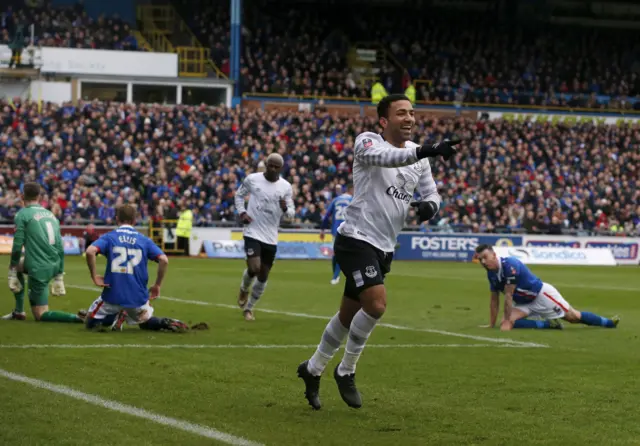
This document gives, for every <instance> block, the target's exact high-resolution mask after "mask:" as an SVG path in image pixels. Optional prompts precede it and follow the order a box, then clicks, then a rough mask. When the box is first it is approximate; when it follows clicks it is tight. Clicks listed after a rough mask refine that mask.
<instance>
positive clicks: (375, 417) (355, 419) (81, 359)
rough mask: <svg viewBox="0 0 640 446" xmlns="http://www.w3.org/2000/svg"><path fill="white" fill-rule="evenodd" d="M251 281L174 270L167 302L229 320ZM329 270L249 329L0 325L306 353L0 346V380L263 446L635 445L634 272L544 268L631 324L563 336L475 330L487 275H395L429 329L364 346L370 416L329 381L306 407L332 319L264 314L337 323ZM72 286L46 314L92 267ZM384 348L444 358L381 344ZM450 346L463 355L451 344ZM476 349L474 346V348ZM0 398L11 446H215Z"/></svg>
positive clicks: (158, 429) (72, 276) (403, 308)
mask: <svg viewBox="0 0 640 446" xmlns="http://www.w3.org/2000/svg"><path fill="white" fill-rule="evenodd" d="M7 263H8V258H7V257H3V258H0V266H1V267H3V268H6V267H7ZM100 267H101V268H102V267H103V263H101V266H100ZM242 269H243V264H242V262H240V261H222V260H200V259H172V260H171V264H170V266H169V274H168V277H167V280H166V284H165V286H164V287H163V289H162V294H163V295H164V296H168V297H172V298H176V299H182V300H191V301H199V302H206V303H210V304H223V305H225V304H226V305H230V306H233V305H234V304H235V300H236V295H237V287H238V285H239V283H240V276H241V273H242ZM330 269H331V268H330V264H329V263H328V262H304V261H278V262H277V263H276V265H275V267H274V270H273V274H272V276H271V279H270V281H269V285H268V287H267V291H266V293H265V295H264V297H263V300H262V301H261V302H260V303H259V307H258V310H257V312H256V318H257V320H256V321H255V322H253V323H247V322H245V321H244V320H243V319H242V315H241V312H240V311H239V309H234V308H227V307H224V306H219V305H197V304H195V303H185V302H177V301H174V300H158V301H157V302H156V303H155V304H154V306H155V308H156V314H157V315H161V316H162V315H165V316H172V317H177V318H180V319H182V320H185V321H190V322H199V321H201V320H202V321H207V322H208V323H209V324H210V325H211V330H209V331H208V332H197V333H188V334H185V335H173V334H165V333H148V332H142V331H140V330H139V329H138V328H136V327H127V328H126V329H125V331H124V332H122V333H106V334H105V333H87V332H85V331H84V329H83V328H82V326H80V325H67V324H55V323H49V324H46V323H40V324H36V323H34V322H32V320H31V316H30V315H29V318H30V320H29V321H27V322H17V321H0V347H1V346H2V345H4V346H7V345H10V344H21V345H27V344H39V345H43V344H72V345H78V344H82V345H85V344H145V345H149V344H157V345H168V344H190V345H217V346H219V345H228V344H233V345H238V346H241V345H258V344H261V345H310V347H294V348H288V349H282V348H280V349H247V348H236V349H223V348H212V349H178V348H173V349H124V348H122V349H116V348H109V349H100V350H98V349H60V348H51V349H32V348H29V349H8V348H0V369H3V370H6V371H9V372H13V373H17V374H20V375H24V376H28V377H30V378H35V379H39V380H44V381H47V382H49V383H52V384H58V385H64V386H68V387H71V388H73V389H75V390H78V391H82V392H86V393H89V394H93V395H97V396H100V397H102V398H106V399H110V400H115V401H118V402H121V403H124V404H129V405H132V406H135V407H138V408H141V409H145V410H148V411H151V412H154V413H157V414H161V415H165V416H169V417H172V418H176V419H180V420H184V421H188V422H191V423H194V424H199V425H203V426H208V427H211V428H214V429H217V430H220V431H223V432H226V433H228V434H232V435H235V436H239V437H243V438H246V439H248V440H251V441H254V442H257V443H263V444H268V445H354V444H362V445H474V444H477V445H514V444H518V445H548V444H561V445H569V444H571V445H573V444H575V445H582V444H586V443H589V444H607V445H617V444H619V445H623V444H624V445H626V444H640V426H639V425H638V423H637V422H636V418H637V416H636V412H637V402H638V400H639V399H640V387H639V386H638V385H637V384H638V380H637V364H638V360H639V359H640V354H639V353H638V351H639V350H638V347H639V341H638V334H639V333H640V325H639V323H638V321H639V320H640V318H639V317H638V316H640V310H638V306H637V305H636V299H637V298H638V292H639V291H640V275H639V274H638V270H637V268H631V267H628V268H627V267H617V268H593V267H592V268H577V267H576V268H569V267H534V268H533V270H534V271H535V272H536V273H538V274H539V275H540V276H541V277H542V278H543V280H544V281H546V282H549V283H551V284H553V285H555V286H556V287H557V288H558V289H559V290H560V292H561V293H562V294H563V295H564V297H565V298H566V299H567V300H568V301H569V302H570V303H571V304H572V305H573V306H574V307H576V308H577V309H588V310H589V311H593V312H595V313H599V314H602V315H606V316H612V315H614V314H619V315H621V316H622V318H623V319H622V323H621V325H620V327H619V328H618V329H616V330H605V329H598V328H590V327H583V326H570V327H567V328H566V329H565V330H564V331H539V330H538V331H534V330H522V331H512V332H510V333H501V332H499V331H498V330H489V329H482V328H479V327H478V326H479V325H481V324H485V323H486V322H487V319H488V314H489V292H488V286H487V283H486V279H485V274H484V272H483V271H482V270H481V268H480V267H478V266H477V265H471V264H452V263H402V262H397V263H394V265H393V272H392V274H391V275H390V276H389V277H388V280H387V284H388V290H389V293H388V294H389V305H388V310H387V314H386V315H385V317H384V319H383V322H385V323H388V324H394V325H398V326H402V327H405V328H412V329H418V330H409V329H406V330H399V329H395V328H388V327H378V328H376V330H375V332H374V333H373V335H372V336H371V338H370V341H369V342H370V344H372V348H369V349H366V350H365V353H364V354H363V356H362V359H361V361H360V363H359V366H358V385H359V388H360V389H361V391H362V394H363V399H364V406H363V408H362V409H360V410H353V409H349V408H348V407H347V406H345V405H344V403H343V402H342V400H341V399H340V397H339V395H338V392H337V389H336V386H335V383H334V382H333V379H332V377H331V373H327V376H325V378H323V381H322V385H321V397H322V400H323V404H324V407H323V408H322V410H321V411H319V412H314V411H312V410H311V409H310V408H309V406H308V405H307V404H306V401H305V400H304V398H303V388H302V383H301V381H300V380H299V379H297V377H296V376H295V370H296V367H297V365H298V364H299V363H300V362H301V361H302V360H304V359H307V358H308V357H309V356H310V355H311V354H312V353H313V350H314V348H313V347H312V346H313V345H315V344H316V343H317V341H318V340H319V337H320V335H321V333H322V330H323V328H324V325H325V323H326V322H325V320H322V319H314V318H306V317H302V316H301V315H300V314H298V315H294V314H282V313H265V312H260V311H259V309H260V308H264V309H270V310H276V311H280V312H289V313H304V314H306V315H317V316H325V317H327V318H328V317H330V316H331V315H332V314H334V313H335V311H336V310H337V306H338V303H339V298H340V294H341V291H342V288H341V286H337V287H332V286H331V285H330V284H329V279H330V274H331V271H330ZM66 272H67V275H66V276H65V281H66V284H67V296H65V297H62V298H56V297H51V298H50V305H51V308H52V309H57V310H67V311H73V312H75V311H77V310H78V309H80V308H87V307H88V306H89V305H90V304H91V302H92V301H93V299H95V297H97V292H96V291H94V290H92V289H91V288H92V286H91V282H90V280H89V277H88V273H87V272H86V267H85V266H84V262H83V259H81V258H67V270H66ZM154 274H155V271H154V269H153V268H152V271H151V275H152V277H153V275H154ZM78 286H79V287H81V288H77V287H78ZM82 287H84V288H82ZM87 288H88V289H87ZM1 296H2V299H1V301H0V310H1V311H0V312H1V313H2V314H6V313H8V312H10V311H11V309H12V304H13V298H12V295H11V294H10V292H9V290H8V289H6V288H5V289H4V291H2V294H1ZM565 325H568V324H565ZM419 329H435V330H442V331H446V332H452V333H461V334H466V335H471V336H485V337H491V338H496V339H497V338H509V339H512V340H516V341H521V342H533V343H538V344H545V345H548V346H549V347H548V348H500V346H499V344H497V343H491V342H489V341H483V340H477V339H470V338H464V337H454V336H451V335H447V334H443V333H434V332H427V331H419ZM390 344H391V345H399V344H403V345H406V344H421V345H426V344H429V345H435V346H433V347H412V348H374V347H373V345H390ZM451 344H456V345H458V347H447V346H446V345H451ZM469 344H473V345H475V346H471V347H464V345H469ZM478 344H482V345H488V346H477V345H478ZM339 356H340V353H339V354H338V358H339ZM338 358H336V359H335V360H334V361H333V362H332V363H331V364H330V366H329V369H328V371H329V372H332V370H333V367H334V366H335V364H337V361H338ZM0 395H1V396H0V444H2V445H5V444H6V445H22V444H25V445H26V444H29V445H31V444H48V445H58V444H60V445H62V444H64V445H67V444H69V445H71V444H91V445H113V444H154V445H155V444H176V445H199V444H219V443H216V442H215V441H212V440H209V439H206V438H203V437H200V436H197V435H195V434H190V433H186V432H183V431H180V430H177V429H175V428H171V427H166V426H160V425H158V424H156V423H153V422H151V421H145V420H140V419H138V418H135V417H133V416H131V415H125V414H121V413H116V412H113V411H110V410H108V409H105V408H102V407H98V406H94V405H91V404H88V403H86V402H81V401H78V400H74V399H72V398H70V397H68V396H64V395H59V394H55V393H51V392H49V391H47V390H41V389H38V388H34V387H32V386H30V385H28V384H24V383H20V382H15V381H11V380H8V379H6V378H4V377H0Z"/></svg>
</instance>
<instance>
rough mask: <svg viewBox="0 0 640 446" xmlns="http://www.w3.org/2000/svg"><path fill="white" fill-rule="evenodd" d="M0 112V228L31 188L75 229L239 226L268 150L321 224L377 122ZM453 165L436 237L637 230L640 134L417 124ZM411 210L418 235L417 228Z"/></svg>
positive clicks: (440, 165) (442, 183)
mask: <svg viewBox="0 0 640 446" xmlns="http://www.w3.org/2000/svg"><path fill="white" fill-rule="evenodd" d="M14 106H15V107H16V109H15V110H14V109H13V108H12V106H11V105H9V104H7V103H3V104H2V105H1V107H0V110H1V112H0V219H2V220H4V221H5V222H10V221H11V219H12V217H13V215H14V214H15V212H16V211H17V210H18V208H19V195H18V194H19V190H20V187H21V185H22V184H24V183H25V182H27V181H32V180H37V181H39V182H40V183H42V184H43V185H44V186H45V189H46V191H47V195H46V196H44V197H43V205H45V206H47V207H49V208H50V209H51V210H52V211H53V212H54V213H55V214H56V215H57V216H58V217H59V218H60V219H61V221H63V222H64V223H73V222H76V223H87V222H92V223H95V224H113V223H114V206H117V205H119V204H122V203H133V204H136V205H137V206H138V208H139V211H140V221H141V222H143V221H144V222H148V221H149V220H150V219H151V220H154V221H159V220H162V219H163V218H166V219H175V218H176V216H177V213H178V208H179V207H180V205H181V204H183V203H184V204H186V205H187V206H189V207H191V208H192V209H193V213H194V223H195V225H196V226H210V225H213V224H220V223H221V222H226V223H227V224H237V219H236V218H237V216H236V215H235V211H234V207H233V197H234V193H235V191H236V190H237V188H238V187H239V185H240V183H241V182H242V180H243V179H244V178H245V177H246V175H247V174H249V173H251V172H254V171H256V169H258V168H259V166H260V163H261V161H264V159H265V157H266V155H268V154H269V153H271V152H274V151H277V152H279V153H280V154H281V155H282V156H283V157H284V159H285V168H284V171H283V177H284V178H285V179H287V180H288V181H290V182H291V183H292V184H293V193H294V199H295V202H296V216H295V224H306V225H313V226H317V225H318V224H319V223H320V221H321V218H322V216H323V215H324V212H325V209H326V207H327V205H328V203H329V202H330V201H331V199H332V198H333V197H334V196H335V194H336V193H338V192H341V191H342V190H343V189H344V186H345V185H346V184H348V183H350V182H351V180H352V174H351V168H352V163H353V142H354V139H355V136H356V135H357V134H358V133H360V132H362V131H365V130H371V129H375V128H376V124H375V122H374V120H373V119H371V118H361V117H359V116H354V115H349V116H342V117H335V116H331V115H329V114H327V113H323V112H298V113H283V112H277V113H276V112H263V111H250V110H239V109H227V108H225V107H205V106H201V107H187V106H177V107H171V106H143V105H131V104H104V103H99V102H91V103H81V104H79V105H78V107H73V106H71V105H66V106H63V107H57V106H54V105H47V106H45V107H44V109H43V111H42V113H38V109H37V105H36V104H35V103H28V102H27V103H24V104H21V103H19V102H18V103H16V104H14ZM454 132H455V133H456V134H458V135H459V136H461V137H463V138H465V139H466V140H468V141H470V143H465V144H463V147H462V148H461V153H462V154H461V155H458V156H457V159H456V160H455V163H453V164H449V163H444V162H440V161H438V162H436V163H435V165H433V166H432V170H433V172H434V178H435V179H436V181H437V183H438V186H439V190H440V194H441V195H442V196H443V199H444V204H443V207H442V209H441V211H440V212H439V214H438V216H437V218H436V219H435V220H433V221H432V222H431V225H433V226H431V227H429V228H425V229H427V230H446V231H454V230H455V231H474V232H507V231H512V232H513V231H516V232H523V231H526V232H529V233H560V232H562V231H563V230H566V229H571V230H579V231H585V232H593V231H596V232H597V231H611V232H615V233H627V234H633V233H638V232H639V230H640V178H639V176H638V166H640V151H639V150H638V144H640V130H638V129H636V128H632V127H620V128H619V127H616V126H599V127H596V126H593V125H590V124H582V125H579V126H577V127H573V128H568V127H565V126H563V125H555V126H554V125H552V124H550V123H544V124H543V123H526V122H524V123H523V122H506V121H477V122H476V121H473V120H468V119H462V118H460V119H455V120H454V119H447V120H433V119H426V118H419V120H418V124H417V129H416V135H420V138H418V140H420V139H425V140H437V139H440V138H443V137H447V136H451V134H453V133H454ZM416 224H417V222H416V218H415V214H414V213H413V211H412V212H411V214H410V217H409V219H408V221H407V226H408V227H410V226H413V225H416Z"/></svg>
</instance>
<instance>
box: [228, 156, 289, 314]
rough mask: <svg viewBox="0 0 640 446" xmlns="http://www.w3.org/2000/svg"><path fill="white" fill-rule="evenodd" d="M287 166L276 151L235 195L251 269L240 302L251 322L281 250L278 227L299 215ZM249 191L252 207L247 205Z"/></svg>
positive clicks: (242, 284)
mask: <svg viewBox="0 0 640 446" xmlns="http://www.w3.org/2000/svg"><path fill="white" fill-rule="evenodd" d="M283 165H284V160H283V159H282V156H280V155H279V154H277V153H272V154H271V155H269V156H268V157H267V163H266V170H265V171H264V172H257V173H252V174H251V175H248V176H247V177H246V178H245V180H244V182H243V183H242V185H241V186H240V188H239V189H238V191H237V192H236V196H235V206H236V210H237V211H238V215H240V219H241V220H242V222H243V223H244V224H245V225H246V226H245V229H244V250H245V253H246V255H247V268H246V269H245V270H244V272H243V273H242V282H241V283H240V292H239V293H238V305H239V306H240V307H241V308H242V309H243V314H244V318H245V320H247V321H252V320H254V315H253V307H254V306H255V305H256V303H257V302H258V300H259V299H260V296H262V294H263V293H264V290H265V288H266V286H267V279H268V278H269V272H270V271H271V267H272V266H273V262H274V260H275V258H276V253H277V250H278V227H279V226H280V220H281V218H282V215H283V214H284V215H285V216H286V218H288V219H291V218H293V216H294V214H295V207H294V204H293V197H292V195H293V192H292V189H291V184H290V183H289V182H288V181H287V180H285V179H283V178H281V177H280V172H281V171H282V166H283ZM249 194H250V195H251V196H250V198H249V206H248V208H245V199H246V197H247V195H249ZM256 278H257V280H255V279H256ZM254 281H255V283H254ZM252 286H253V287H252ZM249 292H251V295H250V296H249Z"/></svg>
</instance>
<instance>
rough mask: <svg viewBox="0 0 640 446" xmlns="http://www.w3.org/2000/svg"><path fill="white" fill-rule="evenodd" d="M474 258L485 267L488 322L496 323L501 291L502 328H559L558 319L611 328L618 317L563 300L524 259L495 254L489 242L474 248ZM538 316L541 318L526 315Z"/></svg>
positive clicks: (506, 329) (490, 325)
mask: <svg viewBox="0 0 640 446" xmlns="http://www.w3.org/2000/svg"><path fill="white" fill-rule="evenodd" d="M476 258H477V259H478V260H479V261H480V264H481V265H482V266H483V267H484V268H485V269H486V270H487V278H488V279H489V287H490V289H491V322H490V324H489V327H491V328H493V327H495V325H496V321H497V318H498V307H499V306H500V301H499V299H500V298H499V296H500V293H504V317H503V319H502V322H501V324H500V329H501V330H502V331H508V330H511V329H512V328H552V329H561V328H562V324H561V323H560V321H559V320H558V319H564V320H565V321H567V322H570V323H572V324H577V323H580V324H585V325H594V326H597V327H606V328H615V327H617V326H618V323H619V322H620V318H619V317H617V316H614V317H613V318H612V319H607V318H604V317H601V316H598V315H597V314H593V313H588V312H586V311H577V310H576V309H574V308H572V307H571V305H569V303H568V302H567V301H566V300H564V298H563V297H562V295H561V294H560V293H559V292H558V290H556V289H555V288H554V287H553V286H552V285H549V284H548V283H544V282H542V280H540V279H539V278H538V277H537V276H536V275H535V274H533V273H532V272H531V270H529V268H527V267H526V265H525V264H524V263H522V262H521V261H520V260H518V259H516V258H515V257H504V258H503V257H499V256H498V255H497V254H496V252H495V251H494V250H493V248H492V247H491V246H489V245H479V246H478V247H477V248H476ZM529 316H539V317H541V318H542V319H543V320H540V321H538V320H531V319H527V317H529Z"/></svg>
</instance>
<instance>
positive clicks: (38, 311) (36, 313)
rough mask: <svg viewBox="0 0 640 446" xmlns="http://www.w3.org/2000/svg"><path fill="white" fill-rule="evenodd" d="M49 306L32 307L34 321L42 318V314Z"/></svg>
mask: <svg viewBox="0 0 640 446" xmlns="http://www.w3.org/2000/svg"><path fill="white" fill-rule="evenodd" d="M48 309H49V307H44V308H43V307H32V308H31V312H32V313H33V319H35V320H36V321H40V320H42V315H43V314H44V313H46V312H47V311H48Z"/></svg>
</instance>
